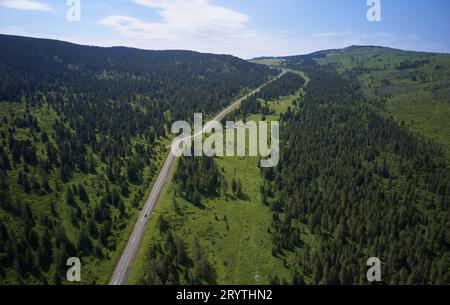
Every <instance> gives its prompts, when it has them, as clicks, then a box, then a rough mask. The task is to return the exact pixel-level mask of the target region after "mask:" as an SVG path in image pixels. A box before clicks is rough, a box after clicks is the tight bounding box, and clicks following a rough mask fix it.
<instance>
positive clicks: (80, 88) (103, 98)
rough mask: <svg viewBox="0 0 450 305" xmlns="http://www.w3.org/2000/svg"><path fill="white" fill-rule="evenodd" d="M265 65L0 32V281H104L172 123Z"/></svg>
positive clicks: (209, 106) (206, 106) (255, 78)
mask: <svg viewBox="0 0 450 305" xmlns="http://www.w3.org/2000/svg"><path fill="white" fill-rule="evenodd" d="M274 73H276V72H275V71H272V70H271V69H269V68H266V67H262V66H259V65H255V64H250V63H248V62H246V61H243V60H240V59H238V58H235V57H232V56H223V55H213V54H200V53H195V52H188V51H143V50H137V49H128V48H98V47H87V46H79V45H74V44H70V43H65V42H60V41H52V40H42V39H34V38H25V37H16V36H6V35H0V135H1V139H0V141H1V142H0V184H1V189H0V283H67V281H66V280H65V274H66V271H67V268H68V267H67V266H66V261H67V259H68V258H69V257H72V256H74V257H79V258H80V259H81V261H82V283H85V284H87V283H106V282H107V280H108V279H109V276H110V275H111V273H112V270H113V267H114V264H115V263H116V261H117V259H118V255H119V254H120V251H121V248H122V247H123V246H124V241H125V240H126V238H127V236H128V234H129V233H130V230H131V226H132V224H133V222H134V221H133V220H134V217H135V215H136V211H137V210H138V209H139V207H140V206H141V205H142V203H143V199H144V197H145V195H146V193H147V192H148V190H149V186H150V184H151V181H152V179H153V178H154V176H155V173H156V172H157V170H158V167H159V166H160V163H161V160H162V158H163V157H164V155H165V154H166V150H165V146H166V145H167V141H165V140H164V139H166V138H167V137H168V134H167V130H169V127H170V126H171V123H172V122H173V121H174V120H178V119H184V120H189V119H192V118H193V113H194V112H199V111H201V112H203V113H204V114H205V115H208V114H212V113H215V112H217V111H218V110H219V109H221V108H223V107H224V106H225V105H227V104H228V103H229V102H231V101H232V100H233V99H234V98H235V97H236V96H237V95H239V94H240V93H241V92H243V91H245V90H246V88H250V87H256V86H258V85H260V84H262V83H264V81H265V80H267V79H268V78H270V77H272V75H273V74H274Z"/></svg>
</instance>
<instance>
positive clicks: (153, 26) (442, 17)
mask: <svg viewBox="0 0 450 305" xmlns="http://www.w3.org/2000/svg"><path fill="white" fill-rule="evenodd" d="M77 1H79V3H80V10H79V12H80V15H79V16H80V18H79V21H76V20H75V21H74V20H73V18H68V16H67V15H68V12H70V13H71V14H69V15H70V16H72V17H74V16H75V17H76V16H77V14H76V12H77V11H76V10H75V8H76V7H77V6H76V4H75V5H74V4H73V3H74V2H77ZM372 1H375V0H0V33H1V34H12V35H21V36H31V37H41V38H52V39H58V40H64V41H70V42H74V43H79V44H85V45H95V46H129V47H137V48H142V49H152V50H153V49H157V50H162V49H164V50H165V49H183V50H194V51H200V52H209V53H219V54H232V55H235V56H239V57H241V58H253V57H258V56H283V55H297V54H306V53H311V52H314V51H319V50H323V49H333V48H343V47H347V46H350V45H378V46H387V47H393V48H400V49H405V50H415V51H429V52H445V53H450V1H449V0H376V1H379V3H380V4H381V5H380V9H379V10H377V12H379V13H380V14H379V15H380V19H381V20H379V21H369V19H368V17H367V14H368V10H369V9H375V8H378V7H377V6H376V5H374V4H372V3H371V4H370V5H368V3H367V2H372ZM68 4H70V5H68ZM69 10H70V11H69ZM73 12H75V14H73ZM371 12H373V10H371ZM70 16H69V17H70Z"/></svg>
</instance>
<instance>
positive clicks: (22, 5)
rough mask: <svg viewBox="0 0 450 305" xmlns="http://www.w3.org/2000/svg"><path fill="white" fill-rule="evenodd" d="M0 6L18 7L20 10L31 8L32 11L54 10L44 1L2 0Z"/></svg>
mask: <svg viewBox="0 0 450 305" xmlns="http://www.w3.org/2000/svg"><path fill="white" fill-rule="evenodd" d="M0 5H1V6H4V7H8V8H14V9H20V10H33V11H48V12H51V11H54V9H53V7H51V6H50V5H48V4H46V3H41V2H37V1H31V0H3V1H1V2H0Z"/></svg>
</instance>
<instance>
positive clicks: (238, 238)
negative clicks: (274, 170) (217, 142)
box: [128, 93, 314, 284]
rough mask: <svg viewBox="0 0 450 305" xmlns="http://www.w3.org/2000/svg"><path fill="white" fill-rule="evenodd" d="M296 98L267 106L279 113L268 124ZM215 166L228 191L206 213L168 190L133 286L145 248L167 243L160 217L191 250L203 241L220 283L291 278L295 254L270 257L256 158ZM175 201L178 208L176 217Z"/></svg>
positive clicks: (221, 160) (307, 238)
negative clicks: (235, 187) (236, 189)
mask: <svg viewBox="0 0 450 305" xmlns="http://www.w3.org/2000/svg"><path fill="white" fill-rule="evenodd" d="M299 94H300V93H299ZM296 98H298V95H295V96H289V97H284V98H281V99H280V100H278V101H275V102H269V105H270V107H271V109H273V110H274V111H275V114H274V115H271V116H267V117H266V120H267V121H272V120H277V119H278V118H279V115H280V114H281V113H284V112H285V111H287V109H288V107H289V106H291V105H292V102H293V101H294V100H295V99H296ZM248 119H249V120H255V121H259V120H261V116H260V115H253V116H250V117H249V118H248ZM216 162H217V165H218V167H219V168H220V170H221V172H222V175H223V176H224V178H225V179H226V180H227V184H228V186H229V187H228V189H226V190H224V189H222V190H221V192H220V195H219V196H218V197H212V198H205V199H204V202H203V204H204V208H203V209H202V208H197V207H195V206H194V205H193V204H192V203H190V202H187V201H186V200H184V199H183V198H180V197H178V196H176V195H175V188H176V187H175V186H174V185H173V184H172V183H169V184H168V185H166V186H165V188H164V190H163V193H162V196H161V198H160V200H159V202H158V204H157V206H156V208H155V210H154V214H153V216H152V218H151V220H150V222H149V226H148V228H147V231H146V234H145V237H144V239H143V242H142V244H141V247H140V249H139V252H138V254H137V257H136V260H135V263H134V265H133V268H132V271H131V274H130V277H129V280H128V282H129V283H130V284H136V283H138V281H139V278H140V277H141V276H142V274H143V271H144V268H146V267H145V266H146V263H145V259H146V258H145V255H146V252H147V249H149V247H150V245H151V244H152V243H155V242H160V241H162V240H163V237H162V235H161V233H160V232H159V230H158V228H157V220H158V217H160V216H161V215H164V218H165V219H167V220H169V223H170V225H171V229H172V231H173V232H175V233H176V234H177V235H179V236H180V237H182V238H183V239H184V241H185V242H186V245H188V248H189V251H191V252H192V245H193V240H194V238H198V239H199V241H200V243H201V245H202V247H203V248H204V249H205V252H206V253H207V256H208V258H209V260H210V261H211V263H212V265H213V267H214V269H215V271H216V282H217V283H218V284H267V283H268V280H269V276H272V277H273V276H277V277H278V278H281V279H291V277H292V271H291V270H292V268H291V266H292V265H293V259H294V253H292V252H285V253H284V255H283V256H282V257H274V256H272V236H271V234H270V233H269V231H268V228H269V227H270V226H271V223H272V212H271V211H270V208H269V207H267V206H265V205H263V204H262V203H261V202H260V201H261V198H260V197H261V195H260V186H261V185H262V183H263V180H262V177H261V175H260V170H259V168H258V158H256V157H245V158H238V157H217V158H216ZM174 171H175V169H173V172H174ZM233 178H235V179H239V180H241V181H242V185H243V191H244V193H245V195H246V196H245V197H246V198H248V199H244V200H241V199H238V198H236V197H235V196H233V195H232V192H231V182H232V179H233ZM174 198H175V201H176V203H177V205H178V206H179V212H178V213H177V212H176V209H175V207H174V203H173V202H174ZM302 236H303V237H302V238H303V239H304V242H305V244H306V245H311V244H312V243H314V238H313V237H312V235H310V234H308V233H307V232H306V230H305V233H304V234H303V235H302ZM190 256H191V257H192V253H190Z"/></svg>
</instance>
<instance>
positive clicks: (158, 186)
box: [109, 70, 287, 285]
mask: <svg viewBox="0 0 450 305" xmlns="http://www.w3.org/2000/svg"><path fill="white" fill-rule="evenodd" d="M286 72H287V71H286V70H283V72H282V73H281V74H279V75H278V76H277V77H275V78H273V79H272V80H270V81H268V82H266V83H264V84H263V85H261V86H260V87H258V88H256V89H255V90H253V91H252V92H250V93H248V94H246V95H244V96H242V97H241V98H239V99H237V100H236V101H234V102H233V103H232V104H231V105H230V106H228V107H227V108H226V109H224V110H222V111H221V112H220V113H219V114H217V115H216V116H215V117H214V119H213V120H211V121H210V122H208V123H207V124H206V125H205V126H204V127H203V129H202V132H204V131H206V130H208V128H209V127H210V126H211V124H213V122H214V121H219V122H220V121H221V120H222V119H223V118H224V117H225V116H226V115H227V114H229V113H230V112H232V111H233V110H235V109H236V108H238V107H239V106H240V104H241V103H242V101H244V100H245V99H246V98H247V97H249V96H250V95H252V94H254V93H257V92H259V91H260V90H261V89H262V88H264V87H265V86H267V85H268V84H269V83H271V82H273V81H274V80H276V79H278V78H280V77H281V76H283V75H284V74H285V73H286ZM202 132H199V133H197V134H195V135H193V136H192V137H190V138H194V137H197V136H199V135H200V134H201V133H202ZM190 138H187V139H181V140H178V141H177V142H176V143H174V144H173V145H176V147H178V146H179V144H180V143H181V142H180V141H185V140H188V139H190ZM174 161H175V156H174V155H173V154H172V153H171V152H169V153H168V155H167V158H166V160H165V162H164V165H163V167H162V169H161V172H160V173H159V176H158V178H157V179H156V182H155V184H154V185H153V188H152V190H151V192H150V195H149V197H148V198H147V201H146V202H145V204H144V207H143V208H142V210H141V212H140V213H139V216H138V219H137V221H136V224H135V226H134V229H133V232H132V233H131V235H130V238H129V240H128V242H127V245H126V246H125V249H124V251H123V252H122V256H121V257H120V259H119V262H118V263H117V265H116V268H115V270H114V273H113V274H112V276H111V279H110V281H109V285H124V284H126V280H127V276H128V273H129V271H130V268H131V265H132V263H133V260H134V257H135V255H136V252H137V251H138V249H139V245H140V243H141V241H142V238H143V236H144V233H145V229H146V227H147V223H148V221H149V219H150V217H151V216H152V212H153V208H154V207H155V205H156V203H157V202H158V198H159V196H160V194H161V192H162V190H163V187H164V185H165V184H166V182H167V181H168V179H169V174H170V169H171V168H172V165H173V163H174Z"/></svg>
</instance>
